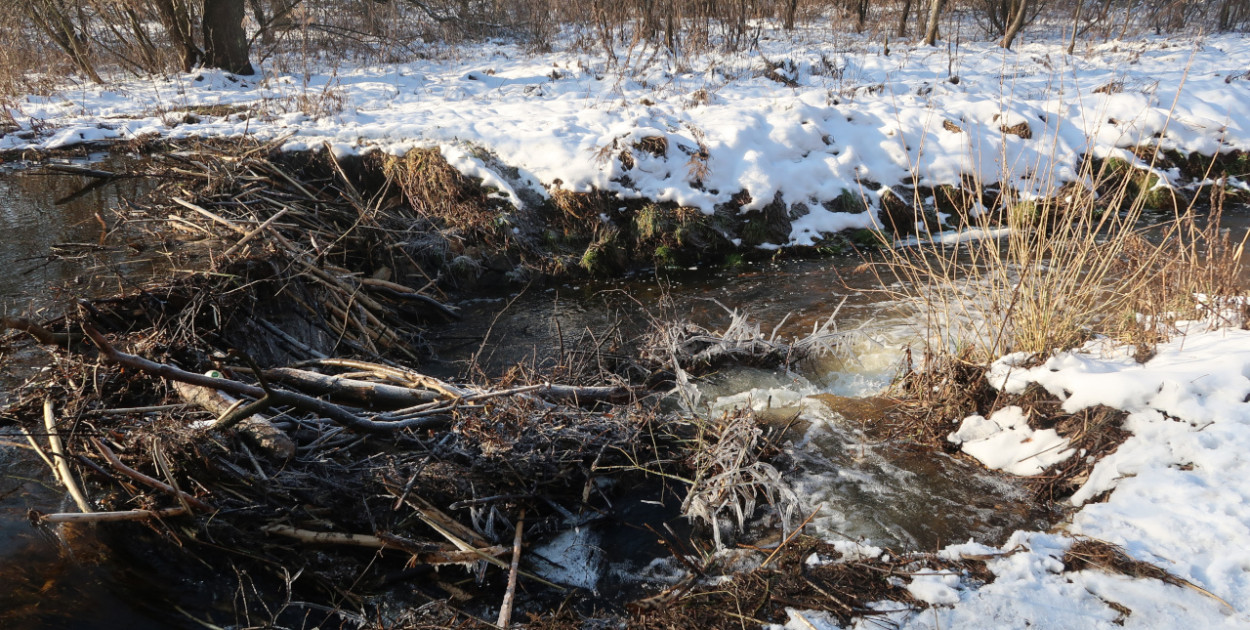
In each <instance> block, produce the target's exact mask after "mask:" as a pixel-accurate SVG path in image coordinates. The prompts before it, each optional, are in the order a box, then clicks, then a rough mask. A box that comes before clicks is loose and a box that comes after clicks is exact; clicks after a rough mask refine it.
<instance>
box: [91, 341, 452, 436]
mask: <svg viewBox="0 0 1250 630" xmlns="http://www.w3.org/2000/svg"><path fill="white" fill-rule="evenodd" d="M83 330H84V331H86V333H87V336H88V337H90V338H91V341H92V343H94V344H95V346H96V347H97V348H99V350H100V353H101V354H103V355H104V358H105V359H107V360H108V361H111V362H113V363H117V364H118V365H122V366H125V367H128V368H131V369H133V370H139V371H141V372H147V373H148V374H151V375H153V376H159V377H161V378H164V379H166V380H170V381H178V382H182V383H190V384H192V385H199V386H201V387H208V388H211V389H218V390H221V391H223V392H226V393H228V394H232V395H234V396H248V397H251V398H256V399H260V398H263V397H264V396H265V395H266V394H268V395H269V397H270V399H271V402H272V403H273V404H275V405H287V406H290V407H294V408H296V409H300V410H302V411H307V412H310V413H315V414H317V415H319V416H321V417H323V418H328V419H330V420H333V421H334V422H335V423H337V424H340V425H342V426H344V427H347V428H348V429H352V430H354V431H360V432H362V433H380V434H390V433H394V432H395V431H399V430H402V429H431V428H441V427H444V426H446V425H447V424H448V422H450V418H449V417H447V416H422V417H417V418H409V419H405V420H396V421H394V422H377V421H375V420H372V419H369V418H365V417H362V416H359V415H356V414H354V413H352V412H351V411H348V410H347V409H344V408H343V407H340V406H339V405H336V404H334V403H331V402H328V401H325V400H320V399H318V398H313V397H312V396H306V395H304V394H299V393H296V392H290V391H286V390H281V389H277V388H273V389H271V390H270V391H269V392H266V391H265V390H264V389H262V388H260V387H257V386H255V385H248V384H247V383H240V382H239V381H233V380H230V379H226V378H215V377H212V376H206V375H204V374H197V373H195V372H188V371H186V370H183V369H181V368H178V367H174V366H172V365H168V364H165V363H157V362H156V361H152V360H150V359H145V358H143V357H140V356H137V355H133V354H127V353H125V352H122V351H120V350H118V349H116V348H114V347H113V346H112V345H110V344H109V342H108V340H106V339H105V338H104V336H103V335H101V334H100V331H98V330H96V329H95V328H94V327H92V326H91V325H89V324H85V325H84V326H83Z"/></svg>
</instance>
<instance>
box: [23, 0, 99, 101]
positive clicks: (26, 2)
mask: <svg viewBox="0 0 1250 630" xmlns="http://www.w3.org/2000/svg"><path fill="white" fill-rule="evenodd" d="M17 5H18V9H19V10H21V11H22V12H23V13H24V14H25V15H26V17H27V19H29V20H30V21H31V23H33V24H34V25H35V27H36V28H38V29H39V30H40V31H43V33H44V35H47V36H48V39H50V40H52V43H54V44H56V46H57V48H60V49H61V51H63V52H64V53H65V54H66V55H68V56H69V58H70V61H72V62H74V65H75V66H77V67H78V69H79V70H80V71H81V72H82V73H83V74H84V75H86V77H87V78H88V79H90V80H91V81H92V82H95V83H104V80H103V79H101V78H100V74H99V73H98V72H96V69H95V65H94V64H93V63H92V62H91V55H90V52H89V51H90V47H91V40H90V37H89V35H88V30H87V28H86V23H87V21H88V18H87V17H86V15H85V14H84V10H83V5H82V4H78V5H77V6H71V5H70V4H69V3H67V2H64V1H63V0H18V3H17Z"/></svg>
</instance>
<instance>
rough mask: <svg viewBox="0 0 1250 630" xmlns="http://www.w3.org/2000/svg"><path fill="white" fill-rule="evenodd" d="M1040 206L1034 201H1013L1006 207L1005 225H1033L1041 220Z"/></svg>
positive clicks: (1041, 209)
mask: <svg viewBox="0 0 1250 630" xmlns="http://www.w3.org/2000/svg"><path fill="white" fill-rule="evenodd" d="M1042 212H1043V208H1042V206H1040V205H1038V204H1037V202H1034V201H1015V202H1012V203H1011V204H1010V205H1009V206H1008V207H1007V225H1010V226H1013V227H1024V226H1034V225H1037V224H1039V223H1041V221H1042Z"/></svg>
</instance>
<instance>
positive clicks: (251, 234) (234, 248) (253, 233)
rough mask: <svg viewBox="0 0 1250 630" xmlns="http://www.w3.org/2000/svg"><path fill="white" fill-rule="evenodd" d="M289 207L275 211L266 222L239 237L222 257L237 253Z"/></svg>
mask: <svg viewBox="0 0 1250 630" xmlns="http://www.w3.org/2000/svg"><path fill="white" fill-rule="evenodd" d="M288 209H289V208H283V209H281V210H279V211H278V212H276V213H275V214H274V215H273V216H272V217H269V218H268V219H265V222H264V223H261V224H260V225H259V226H257V227H256V229H254V230H252V231H251V232H248V233H247V234H244V235H243V238H241V239H239V240H238V242H236V243H235V244H234V245H231V246H230V249H227V250H226V251H224V252H222V254H221V257H222V258H229V257H230V255H231V254H233V253H235V252H236V251H238V250H239V248H241V247H243V245H244V244H245V243H247V242H248V241H250V240H252V239H253V238H255V237H256V235H257V234H260V233H261V232H264V231H265V228H267V227H269V226H270V225H272V224H273V222H274V221H277V220H278V219H279V218H281V217H282V215H284V214H286V211H287V210H288Z"/></svg>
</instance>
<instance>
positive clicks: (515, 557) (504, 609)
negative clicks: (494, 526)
mask: <svg viewBox="0 0 1250 630" xmlns="http://www.w3.org/2000/svg"><path fill="white" fill-rule="evenodd" d="M524 530H525V508H521V516H519V517H518V518H517V520H516V537H514V538H513V539H512V567H511V568H510V569H509V570H508V590H507V591H505V592H504V595H503V606H501V607H500V608H499V622H498V623H496V624H495V625H497V626H499V627H500V628H507V627H508V626H509V625H511V624H512V601H513V599H514V598H515V597H516V577H517V573H518V572H519V571H520V565H521V532H523V531H524Z"/></svg>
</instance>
